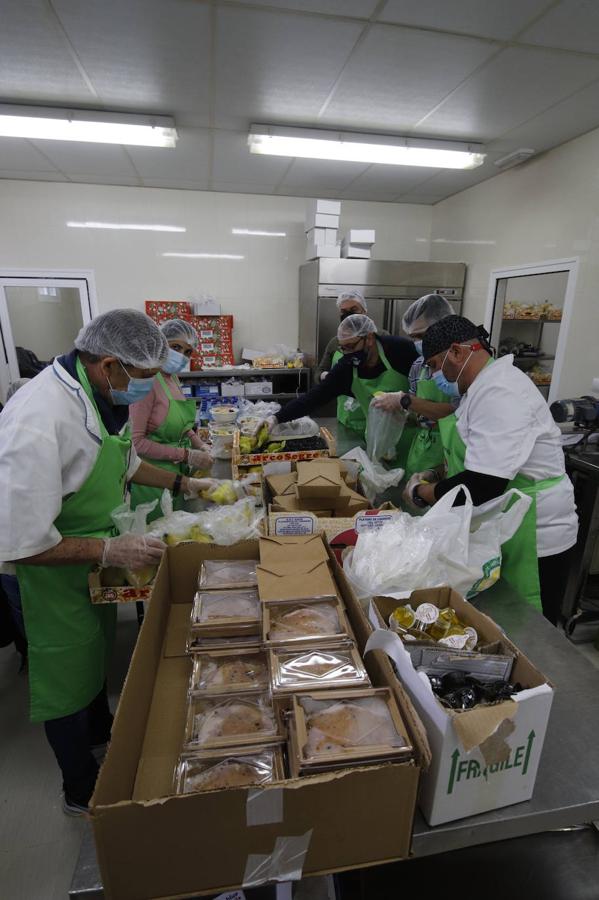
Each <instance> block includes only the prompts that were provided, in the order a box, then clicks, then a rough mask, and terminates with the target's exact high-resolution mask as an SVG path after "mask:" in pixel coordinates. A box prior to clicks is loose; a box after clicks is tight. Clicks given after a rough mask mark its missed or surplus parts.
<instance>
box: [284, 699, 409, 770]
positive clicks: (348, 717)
mask: <svg viewBox="0 0 599 900" xmlns="http://www.w3.org/2000/svg"><path fill="white" fill-rule="evenodd" d="M298 700H299V703H300V704H301V706H302V708H303V709H304V712H305V716H306V734H307V742H306V747H305V754H306V756H308V757H311V756H326V755H327V754H338V753H340V752H343V751H347V750H356V749H358V748H359V749H364V750H367V749H368V748H369V747H380V746H388V747H405V746H408V745H407V744H406V741H405V739H404V738H403V737H402V735H400V734H399V733H398V731H397V729H396V726H395V723H394V721H393V718H392V717H391V713H390V711H389V707H388V706H387V703H386V702H385V700H384V699H383V698H382V697H356V698H355V699H353V698H351V697H348V698H347V699H336V700H314V699H313V698H312V697H301V696H300V697H298Z"/></svg>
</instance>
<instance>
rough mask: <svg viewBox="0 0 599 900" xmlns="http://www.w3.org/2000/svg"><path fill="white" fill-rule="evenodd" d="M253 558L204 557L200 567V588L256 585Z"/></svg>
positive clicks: (256, 561) (255, 563) (255, 562)
mask: <svg viewBox="0 0 599 900" xmlns="http://www.w3.org/2000/svg"><path fill="white" fill-rule="evenodd" d="M257 565H258V560H255V559H205V560H204V561H203V562H202V567H201V569H200V578H199V586H200V588H211V589H219V588H221V589H222V588H235V587H253V586H254V585H256V584H257V583H258V582H257V579H256V566H257Z"/></svg>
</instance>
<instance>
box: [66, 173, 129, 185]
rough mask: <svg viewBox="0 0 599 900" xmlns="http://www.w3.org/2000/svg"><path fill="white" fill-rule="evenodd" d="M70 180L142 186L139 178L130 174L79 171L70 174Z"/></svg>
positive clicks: (81, 182)
mask: <svg viewBox="0 0 599 900" xmlns="http://www.w3.org/2000/svg"><path fill="white" fill-rule="evenodd" d="M69 181H73V182H74V183H75V184H111V185H117V186H119V185H120V186H126V187H141V186H142V185H141V182H140V180H139V178H134V177H132V176H129V175H87V174H85V175H84V174H83V173H81V172H78V173H77V174H75V175H70V176H69Z"/></svg>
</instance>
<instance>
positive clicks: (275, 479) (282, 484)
mask: <svg viewBox="0 0 599 900" xmlns="http://www.w3.org/2000/svg"><path fill="white" fill-rule="evenodd" d="M266 480H267V482H268V486H269V488H270V489H271V491H272V493H273V495H274V496H275V497H277V496H278V497H283V496H284V495H286V494H289V495H290V496H292V497H294V496H295V485H296V482H297V473H296V472H289V474H287V475H268V476H267V478H266Z"/></svg>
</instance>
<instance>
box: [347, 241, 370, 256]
mask: <svg viewBox="0 0 599 900" xmlns="http://www.w3.org/2000/svg"><path fill="white" fill-rule="evenodd" d="M371 255H372V254H371V252H370V247H357V246H356V245H355V244H346V243H345V241H344V242H343V243H342V244H341V257H342V259H370V257H371Z"/></svg>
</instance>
